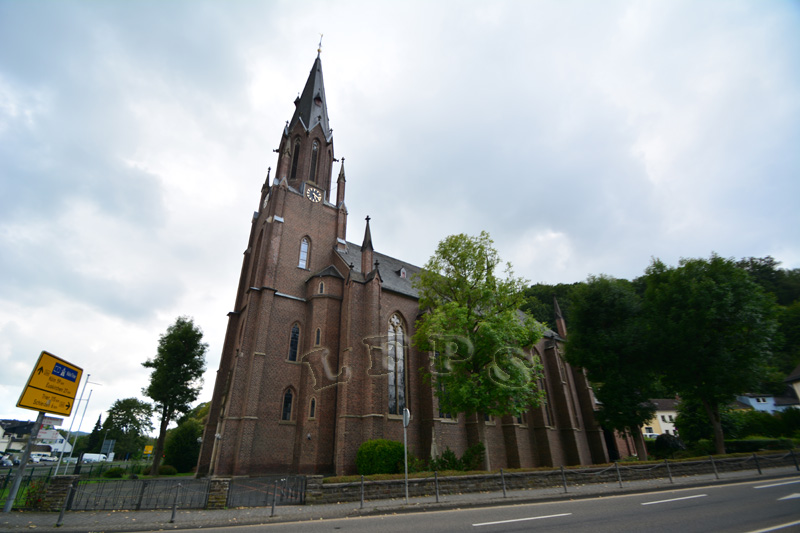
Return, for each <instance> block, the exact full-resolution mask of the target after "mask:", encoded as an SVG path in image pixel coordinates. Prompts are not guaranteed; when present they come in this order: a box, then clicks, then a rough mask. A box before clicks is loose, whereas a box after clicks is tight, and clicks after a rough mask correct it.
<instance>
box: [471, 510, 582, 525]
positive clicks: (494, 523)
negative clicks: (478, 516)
mask: <svg viewBox="0 0 800 533" xmlns="http://www.w3.org/2000/svg"><path fill="white" fill-rule="evenodd" d="M571 514H572V513H561V514H551V515H547V516H531V517H530V518H516V519H514V520H500V521H499V522H483V523H482V524H472V525H473V526H474V527H478V526H494V525H497V524H510V523H511V522H525V521H527V520H541V519H542V518H557V517H559V516H570V515H571Z"/></svg>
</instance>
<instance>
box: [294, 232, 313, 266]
mask: <svg viewBox="0 0 800 533" xmlns="http://www.w3.org/2000/svg"><path fill="white" fill-rule="evenodd" d="M310 251H311V243H310V242H309V241H308V238H307V237H303V240H302V241H300V259H299V260H298V261H297V266H298V267H299V268H308V254H309V252H310Z"/></svg>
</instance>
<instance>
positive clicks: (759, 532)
mask: <svg viewBox="0 0 800 533" xmlns="http://www.w3.org/2000/svg"><path fill="white" fill-rule="evenodd" d="M796 525H800V520H798V521H797V522H789V523H788V524H781V525H779V526H774V527H768V528H765V529H754V530H753V531H748V532H747V533H768V532H769V531H778V530H779V529H784V528H787V527H792V526H796Z"/></svg>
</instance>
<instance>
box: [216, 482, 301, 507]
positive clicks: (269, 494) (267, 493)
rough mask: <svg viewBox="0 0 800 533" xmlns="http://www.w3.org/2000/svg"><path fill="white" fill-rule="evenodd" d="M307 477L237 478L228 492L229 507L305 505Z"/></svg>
mask: <svg viewBox="0 0 800 533" xmlns="http://www.w3.org/2000/svg"><path fill="white" fill-rule="evenodd" d="M305 496H306V478H305V476H264V477H252V478H236V479H232V480H231V484H230V488H229V490H228V507H266V506H268V505H273V502H274V504H275V505H302V504H304V503H305Z"/></svg>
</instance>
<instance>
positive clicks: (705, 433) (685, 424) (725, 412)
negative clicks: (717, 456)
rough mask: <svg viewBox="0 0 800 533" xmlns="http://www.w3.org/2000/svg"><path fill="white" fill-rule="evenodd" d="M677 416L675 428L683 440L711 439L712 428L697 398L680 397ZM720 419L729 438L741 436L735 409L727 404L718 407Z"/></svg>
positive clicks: (694, 441) (692, 441) (739, 422)
mask: <svg viewBox="0 0 800 533" xmlns="http://www.w3.org/2000/svg"><path fill="white" fill-rule="evenodd" d="M677 410H678V416H677V417H676V418H675V429H676V430H677V433H678V435H680V437H681V440H683V441H684V442H691V443H696V442H698V441H699V440H702V439H709V440H710V439H712V438H713V437H714V430H713V428H712V427H711V422H710V421H709V419H708V414H707V413H706V410H705V408H703V405H702V404H701V403H700V402H699V401H697V400H687V399H681V401H680V402H678V406H677ZM720 420H721V423H722V430H723V432H724V434H725V435H727V436H729V437H731V438H739V437H741V436H742V435H741V431H740V427H741V421H740V420H739V418H737V416H736V413H735V411H733V410H731V409H730V407H729V406H728V405H724V406H722V407H720Z"/></svg>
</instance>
